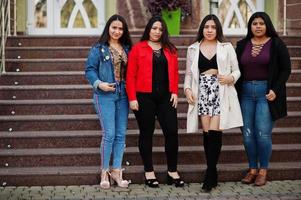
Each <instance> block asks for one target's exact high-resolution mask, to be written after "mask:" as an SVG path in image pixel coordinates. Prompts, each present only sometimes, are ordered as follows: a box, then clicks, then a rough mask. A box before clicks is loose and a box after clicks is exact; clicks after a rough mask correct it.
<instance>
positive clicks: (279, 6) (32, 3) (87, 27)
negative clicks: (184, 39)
mask: <svg viewBox="0 0 301 200" xmlns="http://www.w3.org/2000/svg"><path fill="white" fill-rule="evenodd" d="M284 1H285V0H187V2H188V3H189V4H190V6H191V11H192V12H191V15H190V16H187V17H185V18H183V21H182V22H181V31H182V33H187V32H188V33H189V32H195V31H196V29H197V28H198V25H199V23H200V21H201V19H202V18H203V17H204V16H205V15H207V14H209V13H214V14H216V15H218V16H219V18H220V20H221V22H222V24H223V28H224V32H225V34H226V35H242V34H245V32H246V24H247V21H248V19H249V17H250V16H251V14H252V13H254V12H256V11H265V12H267V13H268V14H269V15H270V16H271V18H272V21H273V23H274V25H275V27H276V29H277V31H278V32H283V26H284V25H285V23H284V22H286V27H287V33H288V34H298V32H300V29H301V14H300V12H298V10H299V9H300V8H301V4H300V3H298V1H296V0H286V4H287V7H286V17H284V15H285V12H284ZM146 5H147V0H56V1H53V0H24V1H20V0H19V1H17V29H18V32H19V33H21V34H28V35H97V34H100V33H101V31H102V29H103V27H104V25H105V22H106V20H107V19H108V18H109V17H110V16H111V15H112V14H114V13H118V14H121V15H122V16H124V17H125V18H126V20H127V22H128V24H129V27H130V30H131V31H138V32H141V30H143V29H144V26H145V24H146V22H147V20H148V19H149V18H150V16H151V15H150V13H149V12H148V10H147V7H146Z"/></svg>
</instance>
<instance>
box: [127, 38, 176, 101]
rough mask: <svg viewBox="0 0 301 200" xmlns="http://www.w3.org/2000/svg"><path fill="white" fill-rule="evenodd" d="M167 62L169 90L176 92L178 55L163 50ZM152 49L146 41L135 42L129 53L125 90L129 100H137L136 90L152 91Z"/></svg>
mask: <svg viewBox="0 0 301 200" xmlns="http://www.w3.org/2000/svg"><path fill="white" fill-rule="evenodd" d="M163 51H164V54H165V57H166V59H167V62H168V79H169V91H170V92H171V93H174V94H178V82H179V73H178V56H177V54H176V53H171V52H170V51H169V49H167V48H165V49H164V50H163ZM152 63H153V50H152V48H151V47H150V46H149V45H148V43H147V41H142V42H139V43H137V44H136V45H135V46H134V47H133V48H132V50H131V51H130V53H129V56H128V67H127V75H126V91H127V94H128V98H129V101H133V100H137V98H136V92H149V93H151V92H152V73H153V64H152Z"/></svg>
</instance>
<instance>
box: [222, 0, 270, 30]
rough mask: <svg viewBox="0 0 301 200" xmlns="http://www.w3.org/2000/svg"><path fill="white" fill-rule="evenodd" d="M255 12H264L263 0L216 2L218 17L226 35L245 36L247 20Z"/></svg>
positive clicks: (225, 0) (226, 0)
mask: <svg viewBox="0 0 301 200" xmlns="http://www.w3.org/2000/svg"><path fill="white" fill-rule="evenodd" d="M257 11H264V0H219V1H218V16H219V19H220V20H221V23H222V25H223V31H224V34H227V35H244V34H246V33H247V25H248V20H249V18H250V16H251V15H252V14H253V13H254V12H257Z"/></svg>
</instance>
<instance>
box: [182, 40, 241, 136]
mask: <svg viewBox="0 0 301 200" xmlns="http://www.w3.org/2000/svg"><path fill="white" fill-rule="evenodd" d="M199 51H200V43H199V42H195V43H193V44H192V45H190V46H189V47H188V50H187V61H186V72H185V82H184V91H185V89H187V88H190V89H191V90H192V92H193V94H194V95H195V96H196V97H197V98H198V96H199V69H198V60H199ZM216 58H217V66H218V73H219V74H220V75H228V74H231V75H232V76H233V77H234V82H236V81H237V80H238V78H239V77H240V71H239V68H238V62H237V58H236V53H235V51H234V48H233V46H232V44H231V43H228V42H227V43H220V42H217V48H216ZM219 97H220V124H219V128H220V129H221V130H224V129H230V128H234V127H240V126H242V125H243V121H242V115H241V110H240V105H239V101H238V97H237V92H236V90H235V87H234V85H233V84H231V85H221V84H219ZM198 123H199V116H198V101H197V102H195V104H194V105H190V104H189V107H188V112H187V132H188V133H190V132H197V131H198Z"/></svg>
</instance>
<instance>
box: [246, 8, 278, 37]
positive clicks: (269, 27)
mask: <svg viewBox="0 0 301 200" xmlns="http://www.w3.org/2000/svg"><path fill="white" fill-rule="evenodd" d="M255 18H261V19H263V21H264V23H265V26H266V33H265V35H266V36H268V37H279V36H278V34H277V32H276V30H275V28H274V25H273V23H272V20H271V18H270V17H269V15H268V14H266V13H265V12H256V13H254V14H253V15H252V16H251V17H250V19H249V21H248V32H247V36H246V39H248V40H250V39H251V38H253V37H254V34H253V33H252V29H251V26H252V22H253V21H254V19H255Z"/></svg>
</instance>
